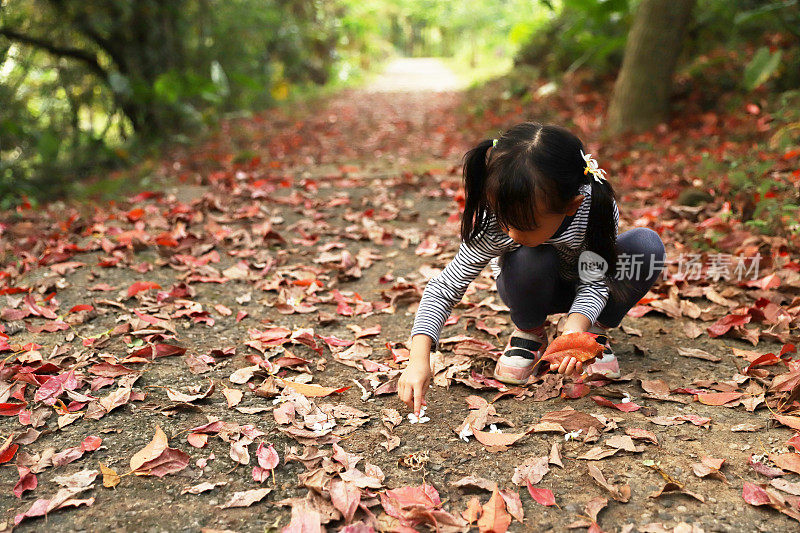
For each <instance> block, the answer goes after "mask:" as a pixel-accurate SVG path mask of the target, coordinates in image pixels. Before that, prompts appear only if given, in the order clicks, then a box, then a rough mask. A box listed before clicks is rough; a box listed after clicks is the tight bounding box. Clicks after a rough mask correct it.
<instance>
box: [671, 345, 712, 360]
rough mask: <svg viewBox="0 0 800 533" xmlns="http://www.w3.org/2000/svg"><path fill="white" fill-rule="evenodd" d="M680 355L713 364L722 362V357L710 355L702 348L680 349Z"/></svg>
mask: <svg viewBox="0 0 800 533" xmlns="http://www.w3.org/2000/svg"><path fill="white" fill-rule="evenodd" d="M678 355H681V356H683V357H694V358H695V359H703V360H705V361H711V362H712V363H719V362H720V361H722V357H720V356H718V355H714V354H710V353H708V352H707V351H705V350H701V349H700V348H682V347H678Z"/></svg>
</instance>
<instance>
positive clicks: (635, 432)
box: [625, 428, 658, 446]
mask: <svg viewBox="0 0 800 533" xmlns="http://www.w3.org/2000/svg"><path fill="white" fill-rule="evenodd" d="M625 434H626V435H628V436H629V437H630V438H632V439H636V440H643V441H646V442H652V443H653V444H655V445H656V446H658V438H657V437H656V434H655V433H653V432H652V431H648V430H646V429H642V428H625Z"/></svg>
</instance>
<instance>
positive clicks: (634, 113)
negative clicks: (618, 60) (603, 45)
mask: <svg viewBox="0 0 800 533" xmlns="http://www.w3.org/2000/svg"><path fill="white" fill-rule="evenodd" d="M695 3H696V0H642V1H641V3H640V4H639V8H638V9H637V11H636V16H635V18H634V21H633V26H632V27H631V31H630V33H629V35H628V41H627V43H626V45H625V55H624V58H623V60H622V68H621V69H620V72H619V75H618V76H617V81H616V83H615V85H614V93H613V94H612V97H611V104H610V105H609V110H608V126H607V129H608V132H609V133H622V132H626V131H634V132H638V131H643V130H646V129H649V128H651V127H653V126H654V125H656V124H658V123H659V122H662V121H663V120H664V119H665V118H666V116H667V113H668V112H669V95H670V90H671V88H672V73H673V72H674V70H675V64H676V63H677V61H678V57H679V56H680V53H681V45H682V43H683V38H684V35H685V33H686V28H687V27H688V25H689V21H690V19H691V15H692V10H693V9H694V5H695Z"/></svg>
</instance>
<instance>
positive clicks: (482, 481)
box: [450, 476, 497, 491]
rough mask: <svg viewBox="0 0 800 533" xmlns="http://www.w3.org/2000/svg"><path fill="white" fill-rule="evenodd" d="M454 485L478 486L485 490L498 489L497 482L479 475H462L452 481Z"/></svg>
mask: <svg viewBox="0 0 800 533" xmlns="http://www.w3.org/2000/svg"><path fill="white" fill-rule="evenodd" d="M450 484H451V485H452V486H454V487H478V488H479V489H484V490H489V491H493V490H497V482H496V481H491V480H489V479H486V478H483V477H477V476H466V477H462V478H461V479H459V480H457V481H453V482H451V483H450Z"/></svg>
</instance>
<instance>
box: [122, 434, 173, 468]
mask: <svg viewBox="0 0 800 533" xmlns="http://www.w3.org/2000/svg"><path fill="white" fill-rule="evenodd" d="M167 446H168V444H167V436H166V434H164V432H163V431H162V430H161V427H159V426H156V434H155V435H154V436H153V440H151V441H150V443H149V444H148V445H147V446H145V447H144V448H142V449H141V450H139V451H138V452H136V453H135V454H133V457H131V463H130V464H131V470H137V469H138V468H139V467H141V466H142V465H143V464H145V463H147V462H149V461H152V460H153V459H156V458H158V456H159V455H161V454H162V453H164V450H166V449H167Z"/></svg>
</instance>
